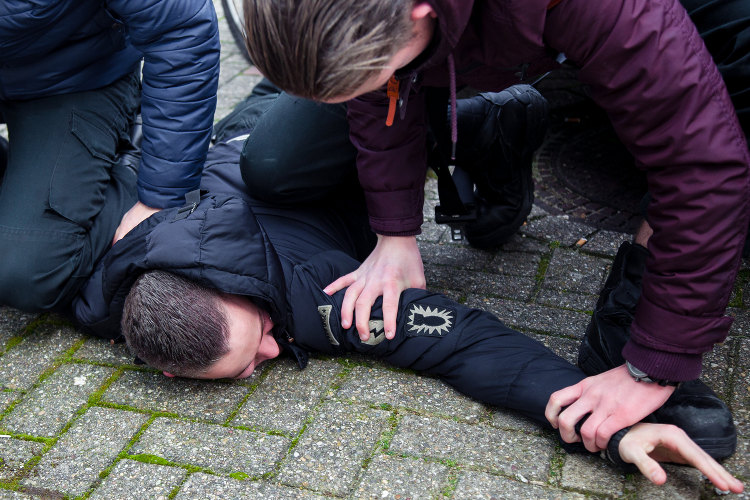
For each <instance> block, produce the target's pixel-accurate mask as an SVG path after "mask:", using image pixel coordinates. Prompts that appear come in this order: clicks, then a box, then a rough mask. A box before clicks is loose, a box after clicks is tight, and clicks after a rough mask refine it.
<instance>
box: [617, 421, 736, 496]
mask: <svg viewBox="0 0 750 500" xmlns="http://www.w3.org/2000/svg"><path fill="white" fill-rule="evenodd" d="M619 452H620V457H621V458H622V459H623V460H624V461H625V462H629V463H632V464H635V466H636V467H638V469H639V470H640V471H641V473H643V475H644V476H646V477H647V478H648V479H649V480H650V481H652V482H653V483H655V484H663V483H664V482H665V481H666V479H667V476H666V473H665V472H664V470H663V469H662V468H661V466H659V464H658V462H657V460H658V461H665V462H674V463H686V464H689V465H692V466H693V467H695V468H696V469H698V470H700V471H701V472H702V473H703V475H705V476H706V477H707V478H708V479H709V480H710V481H711V482H712V483H713V484H714V486H716V487H717V488H718V489H720V490H722V491H731V492H733V493H741V492H742V490H743V488H744V487H743V485H742V482H741V481H739V480H737V479H736V478H735V477H733V476H732V475H731V474H730V473H729V471H727V470H726V469H725V468H724V467H722V466H721V465H720V464H719V463H718V462H716V460H714V459H713V458H711V457H710V456H709V455H708V454H707V453H706V452H705V451H703V449H701V448H700V447H699V446H698V445H697V444H696V443H695V442H694V441H693V440H691V439H690V437H688V435H687V434H685V432H684V431H683V430H682V429H679V428H677V427H675V426H673V425H662V424H648V423H640V424H636V425H634V426H633V428H632V429H630V431H629V432H628V433H627V434H625V436H624V437H623V439H622V441H620V446H619Z"/></svg>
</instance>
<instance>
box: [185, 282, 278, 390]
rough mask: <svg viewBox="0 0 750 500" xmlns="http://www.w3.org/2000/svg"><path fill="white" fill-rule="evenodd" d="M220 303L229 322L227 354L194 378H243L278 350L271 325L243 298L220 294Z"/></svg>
mask: <svg viewBox="0 0 750 500" xmlns="http://www.w3.org/2000/svg"><path fill="white" fill-rule="evenodd" d="M221 302H222V306H223V307H224V311H225V312H226V315H227V322H228V323H229V338H228V341H229V352H228V353H226V354H225V355H224V356H223V357H222V358H221V359H220V360H219V361H217V362H216V363H214V364H213V365H212V366H211V368H209V369H208V370H207V371H205V372H203V373H202V374H201V375H200V376H198V377H197V378H205V379H216V378H247V377H249V376H250V375H252V373H253V371H254V370H255V368H256V367H257V366H258V365H259V364H261V363H262V362H263V361H265V360H267V359H273V358H275V357H276V356H278V355H279V353H280V351H281V349H280V348H279V344H278V343H277V342H276V340H275V339H274V338H273V335H272V334H271V329H272V328H273V322H272V321H271V317H270V316H269V315H268V313H267V312H266V311H264V310H263V309H261V308H259V307H258V306H256V305H255V304H253V303H252V302H251V301H250V300H249V299H247V298H245V297H240V296H236V295H224V296H223V297H222V299H221Z"/></svg>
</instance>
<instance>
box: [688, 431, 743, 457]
mask: <svg viewBox="0 0 750 500" xmlns="http://www.w3.org/2000/svg"><path fill="white" fill-rule="evenodd" d="M691 439H692V440H693V441H695V444H697V445H698V446H700V447H701V448H702V449H703V451H705V452H706V453H708V454H709V455H711V458H713V459H714V460H721V459H724V458H728V457H731V456H732V455H733V454H734V452H735V451H736V449H737V432H734V433H733V434H732V435H731V436H727V437H723V438H691Z"/></svg>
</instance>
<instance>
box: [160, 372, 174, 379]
mask: <svg viewBox="0 0 750 500" xmlns="http://www.w3.org/2000/svg"><path fill="white" fill-rule="evenodd" d="M162 373H163V374H164V376H165V377H169V378H174V375H173V374H171V373H169V372H162Z"/></svg>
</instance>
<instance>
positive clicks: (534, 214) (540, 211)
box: [529, 203, 550, 219]
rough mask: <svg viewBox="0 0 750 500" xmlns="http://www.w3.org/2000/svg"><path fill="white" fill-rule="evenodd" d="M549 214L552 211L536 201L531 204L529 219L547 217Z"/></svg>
mask: <svg viewBox="0 0 750 500" xmlns="http://www.w3.org/2000/svg"><path fill="white" fill-rule="evenodd" d="M548 215H550V213H549V212H548V211H547V210H546V209H544V208H543V207H541V206H539V205H538V204H536V203H534V204H533V205H532V206H531V213H529V219H539V218H541V217H547V216H548Z"/></svg>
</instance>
